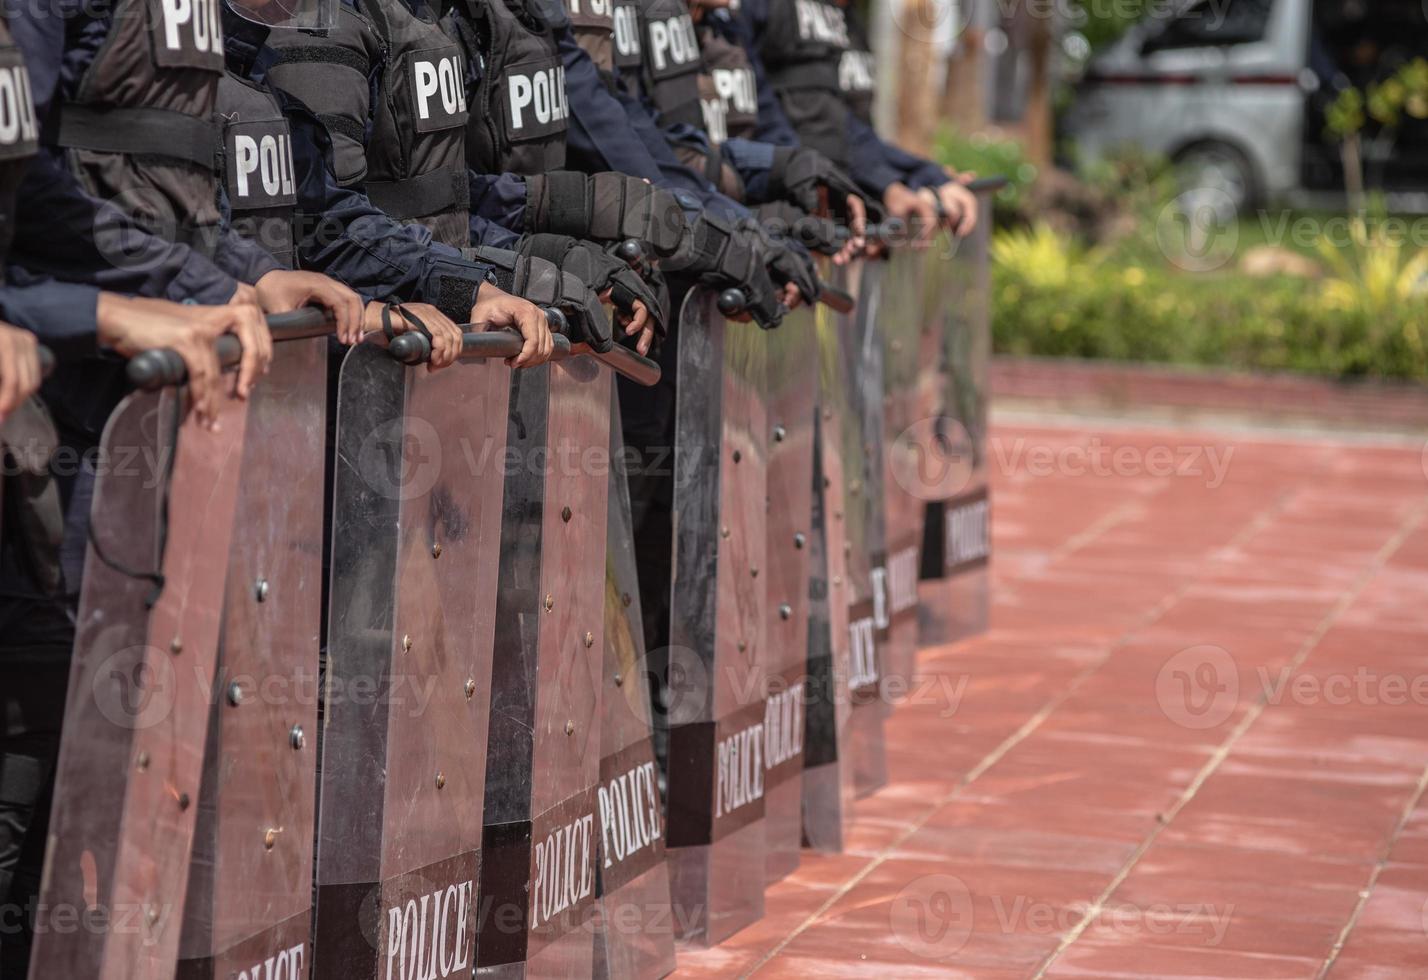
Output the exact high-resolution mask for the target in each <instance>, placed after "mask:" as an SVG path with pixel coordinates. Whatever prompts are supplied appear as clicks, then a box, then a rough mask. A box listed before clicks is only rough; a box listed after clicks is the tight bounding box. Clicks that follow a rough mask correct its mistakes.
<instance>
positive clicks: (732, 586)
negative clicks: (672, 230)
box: [667, 289, 768, 944]
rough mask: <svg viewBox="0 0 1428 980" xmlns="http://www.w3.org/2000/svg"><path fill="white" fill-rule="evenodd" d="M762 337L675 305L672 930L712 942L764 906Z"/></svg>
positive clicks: (698, 293) (693, 302)
mask: <svg viewBox="0 0 1428 980" xmlns="http://www.w3.org/2000/svg"><path fill="white" fill-rule="evenodd" d="M767 346H768V338H767V335H766V334H765V333H764V332H763V331H760V330H759V329H758V328H757V327H754V326H752V325H746V324H739V323H728V322H726V321H725V320H724V318H723V317H722V316H721V315H720V314H719V312H718V306H717V299H716V297H715V295H714V294H713V293H710V292H708V291H707V290H704V289H695V290H692V291H691V292H690V293H689V294H688V296H687V297H686V298H685V301H684V305H683V308H682V309H681V311H680V322H679V357H678V369H677V370H678V386H677V390H676V410H675V426H676V431H675V476H674V481H675V482H674V544H673V558H672V561H673V569H674V570H673V576H672V579H673V581H672V583H671V587H670V589H671V591H670V599H671V601H670V646H671V649H670V666H669V691H668V695H667V697H668V699H669V705H668V710H669V715H668V718H667V722H668V725H669V770H668V771H669V821H668V825H669V838H668V845H669V867H670V891H671V894H672V897H673V901H674V920H675V928H676V929H677V930H679V931H680V933H681V935H682V936H683V937H684V938H687V939H691V940H695V941H698V942H701V943H709V944H712V943H717V942H720V941H721V940H723V939H724V938H726V937H727V936H729V935H730V934H732V933H733V932H735V931H737V930H738V929H740V928H742V927H744V926H746V925H748V924H749V923H751V922H753V921H755V920H756V919H758V918H759V917H760V916H762V915H763V909H764V826H763V816H764V737H763V725H764V710H765V708H764V700H765V698H764V685H765V682H766V680H767V677H766V660H765V653H764V649H765V643H764V634H765V627H766V617H765V613H764V593H765V591H766V589H765V586H766V583H767V581H768V578H767V576H766V575H761V574H760V573H761V571H762V570H763V569H765V568H766V563H765V561H764V557H765V550H766V545H767V540H768V536H767V523H766V520H765V514H766V510H767V504H766V495H767V482H766V474H767V445H766V440H767V434H768V419H767V413H766V411H765V408H764V400H763V399H764V392H765V385H766V382H765V367H766V352H767Z"/></svg>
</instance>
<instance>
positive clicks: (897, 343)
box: [892, 340, 902, 354]
mask: <svg viewBox="0 0 1428 980" xmlns="http://www.w3.org/2000/svg"><path fill="white" fill-rule="evenodd" d="M892 349H893V353H894V354H898V353H901V352H902V341H901V340H894V341H893V342H892Z"/></svg>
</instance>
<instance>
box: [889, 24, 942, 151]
mask: <svg viewBox="0 0 1428 980" xmlns="http://www.w3.org/2000/svg"><path fill="white" fill-rule="evenodd" d="M894 2H897V0H894ZM901 2H902V4H903V8H902V23H901V27H902V36H901V38H900V41H901V50H900V51H899V56H900V57H899V64H898V71H899V74H900V75H901V84H900V85H899V87H898V96H899V97H898V106H897V140H896V142H897V144H898V145H899V146H901V147H903V148H905V149H907V150H909V151H911V152H913V153H916V154H918V155H919V156H927V155H928V154H929V152H930V151H931V149H932V131H933V126H934V125H935V124H936V121H937V118H936V117H937V109H938V105H937V98H936V93H935V92H934V91H933V85H932V79H933V77H934V76H935V74H936V71H937V49H936V47H935V46H934V44H933V34H934V30H935V27H936V24H937V18H938V17H939V16H946V11H945V10H942V9H941V8H940V5H939V3H938V2H937V0H901Z"/></svg>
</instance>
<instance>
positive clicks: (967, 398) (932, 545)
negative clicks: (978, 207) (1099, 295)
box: [912, 200, 991, 643]
mask: <svg viewBox="0 0 1428 980" xmlns="http://www.w3.org/2000/svg"><path fill="white" fill-rule="evenodd" d="M983 203H984V205H987V211H988V213H990V202H989V201H985V200H984V201H983ZM989 224H990V222H980V223H979V224H978V226H977V230H976V231H975V232H973V233H972V235H970V236H969V237H967V238H964V239H961V240H954V239H951V238H950V237H947V236H944V237H943V238H942V239H940V240H939V241H938V242H937V243H936V245H934V247H933V248H931V249H928V251H927V252H926V253H925V255H924V257H923V267H924V278H923V297H924V304H925V307H924V308H925V309H926V310H927V314H926V315H925V317H924V323H925V324H926V325H927V329H928V331H929V332H930V334H931V336H932V338H933V339H934V340H935V341H936V343H937V344H938V347H939V349H940V356H939V357H938V358H937V359H936V360H935V361H931V362H929V363H933V364H936V365H937V367H936V370H935V375H936V376H935V378H934V379H932V381H931V382H930V383H931V384H933V385H934V386H935V389H936V390H937V391H938V392H939V398H938V402H937V404H938V408H937V412H936V416H935V424H934V425H931V426H926V427H924V430H925V431H923V432H921V433H920V434H919V436H918V438H916V439H914V440H912V441H913V442H915V443H917V444H918V445H920V446H921V448H922V455H921V460H922V462H921V470H920V475H919V476H918V477H917V479H918V480H920V481H921V482H922V483H923V484H925V485H926V487H927V490H928V492H927V493H926V497H927V499H928V501H929V502H928V505H927V509H926V522H925V526H924V531H923V552H922V560H921V568H920V577H921V579H922V582H921V585H920V592H921V593H922V602H921V605H920V607H919V613H918V616H919V623H918V628H919V635H920V639H921V641H922V642H924V643H950V642H953V641H955V640H958V639H961V638H963V637H966V636H971V635H973V634H975V633H979V632H981V631H983V630H985V629H986V628H987V620H988V611H989V608H990V607H989V594H988V591H987V589H988V581H989V579H988V569H987V565H988V562H989V560H990V556H991V535H990V532H991V501H990V496H989V488H988V482H987V405H988V394H989V390H988V386H989V384H990V379H989V370H990V364H991V317H990V306H989V289H990V272H989V265H988V261H987V243H988V226H989Z"/></svg>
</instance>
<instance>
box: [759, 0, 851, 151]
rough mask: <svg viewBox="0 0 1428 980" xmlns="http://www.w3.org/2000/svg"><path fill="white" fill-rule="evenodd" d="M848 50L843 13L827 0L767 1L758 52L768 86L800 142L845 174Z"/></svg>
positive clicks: (846, 30)
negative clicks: (842, 76)
mask: <svg viewBox="0 0 1428 980" xmlns="http://www.w3.org/2000/svg"><path fill="white" fill-rule="evenodd" d="M848 46H849V45H848V23H847V20H846V18H845V17H844V14H843V9H842V8H841V7H838V6H835V5H834V4H832V3H827V2H825V0H769V20H768V25H767V29H766V30H765V31H764V37H763V40H762V42H761V44H760V52H759V53H760V54H761V55H762V57H763V60H764V65H765V66H766V67H767V68H768V73H769V82H770V84H772V85H773V87H774V91H775V92H777V93H778V98H779V103H780V105H781V106H782V107H783V111H784V114H785V115H786V116H788V121H789V122H790V123H791V124H792V125H793V128H794V130H795V131H796V132H797V133H798V138H799V141H800V142H801V143H803V145H805V146H810V147H812V148H813V149H815V150H818V151H819V152H820V153H822V154H823V155H824V156H826V157H828V158H829V159H830V160H832V161H833V162H834V163H836V164H838V165H839V166H840V167H844V168H845V169H846V167H847V165H848V107H847V104H846V103H844V101H843V97H842V92H841V90H840V89H839V87H838V66H839V63H840V62H841V60H842V57H843V52H844V51H846V50H847V49H848Z"/></svg>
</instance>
